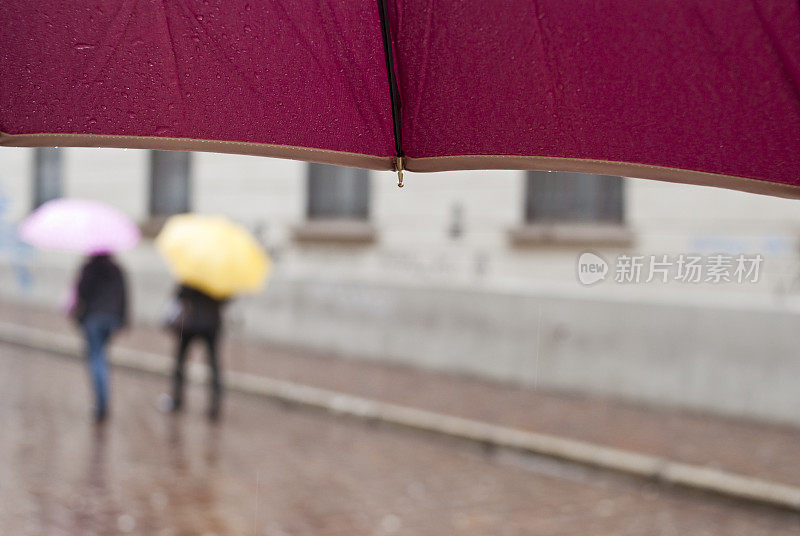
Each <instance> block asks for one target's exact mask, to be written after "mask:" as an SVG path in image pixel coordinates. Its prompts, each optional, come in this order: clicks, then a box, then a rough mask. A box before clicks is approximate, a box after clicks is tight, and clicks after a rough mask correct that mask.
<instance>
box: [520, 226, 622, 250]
mask: <svg viewBox="0 0 800 536" xmlns="http://www.w3.org/2000/svg"><path fill="white" fill-rule="evenodd" d="M508 236H509V239H510V240H511V244H512V245H513V246H516V247H540V246H565V247H567V246H568V247H621V248H625V247H630V246H632V245H633V232H631V230H630V229H629V228H628V227H626V226H625V225H623V224H608V223H605V224H603V223H597V224H580V223H535V224H530V225H522V226H519V227H514V228H512V229H509V231H508Z"/></svg>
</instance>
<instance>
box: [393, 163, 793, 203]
mask: <svg viewBox="0 0 800 536" xmlns="http://www.w3.org/2000/svg"><path fill="white" fill-rule="evenodd" d="M404 164H405V169H406V170H407V171H415V172H434V171H457V170H466V169H521V170H532V171H568V172H572V173H592V174H597V175H617V176H621V177H632V178H638V179H651V180H658V181H664V182H673V183H682V184H693V185H698V186H713V187H716V188H725V189H728V190H739V191H742V192H749V193H754V194H763V195H771V196H775V197H785V198H788V199H800V185H793V184H783V183H777V182H769V181H763V180H759V179H751V178H747V177H737V176H735V175H722V174H716V173H707V172H704V171H691V170H687V169H677V168H669V167H663V166H653V165H648V164H634V163H629V162H613V161H609V160H590V159H583V158H558V157H548V156H523V155H458V156H435V157H426V158H409V157H406V158H405V159H404Z"/></svg>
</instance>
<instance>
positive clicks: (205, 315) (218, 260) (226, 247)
mask: <svg viewBox="0 0 800 536" xmlns="http://www.w3.org/2000/svg"><path fill="white" fill-rule="evenodd" d="M156 246H157V247H158V249H159V251H160V252H161V253H162V254H163V255H164V257H165V258H166V259H167V262H168V263H169V266H170V269H171V270H172V273H173V275H174V276H175V278H176V279H177V280H178V282H179V284H178V288H177V291H176V295H175V302H174V306H173V307H172V308H171V311H170V313H169V315H168V318H167V325H168V327H169V328H170V329H171V330H172V331H173V332H174V333H175V336H176V339H177V346H176V352H175V369H174V372H173V376H172V396H171V398H170V400H169V408H168V409H169V410H170V411H174V412H177V411H180V410H181V409H183V390H184V368H185V364H186V357H187V351H188V349H189V346H190V344H191V342H192V341H193V340H195V339H199V340H202V341H203V342H204V343H205V346H206V348H207V352H208V368H209V373H210V386H211V393H210V400H209V405H208V417H209V419H211V420H216V419H218V418H219V416H220V411H221V402H222V379H221V373H220V365H219V357H218V346H219V334H220V328H221V325H222V314H221V311H222V307H223V306H224V304H225V303H227V301H228V300H229V299H230V298H231V297H233V296H236V295H238V294H242V293H246V292H255V291H258V290H260V289H261V288H262V287H263V285H264V283H265V281H266V279H267V276H268V274H269V271H270V267H271V262H270V260H269V257H268V256H267V255H266V253H265V252H264V251H263V249H262V248H261V246H259V244H258V243H257V242H256V241H255V239H254V238H253V237H252V236H251V235H250V234H249V233H248V232H247V231H246V230H245V229H244V228H242V227H240V226H239V225H236V224H235V223H233V222H231V221H229V220H227V219H226V218H223V217H221V216H207V215H198V214H180V215H177V216H172V217H171V218H170V219H169V220H167V222H166V224H165V225H164V228H163V229H162V231H161V233H159V235H158V237H157V238H156Z"/></svg>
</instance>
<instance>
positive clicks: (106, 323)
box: [81, 313, 120, 416]
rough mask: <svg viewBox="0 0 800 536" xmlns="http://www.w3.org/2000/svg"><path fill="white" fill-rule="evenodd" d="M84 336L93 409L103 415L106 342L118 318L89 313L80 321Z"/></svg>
mask: <svg viewBox="0 0 800 536" xmlns="http://www.w3.org/2000/svg"><path fill="white" fill-rule="evenodd" d="M81 326H83V335H84V337H85V338H86V353H87V358H88V361H89V372H90V373H91V376H92V385H93V386H94V394H95V411H96V412H97V414H98V415H101V416H103V415H105V413H106V411H107V410H108V359H107V358H106V344H108V340H109V339H110V338H111V334H112V333H114V331H116V330H117V328H119V326H120V320H119V319H118V318H117V317H115V316H114V315H110V314H107V313H90V314H88V315H86V316H85V317H84V318H83V320H82V321H81Z"/></svg>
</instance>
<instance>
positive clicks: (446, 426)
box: [0, 323, 800, 511]
mask: <svg viewBox="0 0 800 536" xmlns="http://www.w3.org/2000/svg"><path fill="white" fill-rule="evenodd" d="M0 341H2V342H5V343H8V344H15V345H20V346H25V347H29V348H35V349H38V350H43V351H46V352H50V353H54V354H58V355H63V356H69V357H79V356H80V355H81V351H82V342H81V341H80V339H79V338H78V337H75V336H69V335H62V334H54V333H51V332H48V331H45V330H40V329H35V328H29V327H25V326H19V325H14V324H8V323H0ZM111 359H112V362H113V364H114V365H115V366H118V367H122V368H126V369H130V370H134V371H139V372H147V373H152V374H157V375H162V376H163V375H166V374H168V373H169V371H170V369H171V360H170V359H168V358H166V357H164V356H160V355H156V354H151V353H147V352H141V351H137V350H132V349H129V348H114V349H113V350H112V356H111ZM205 377H206V369H205V366H204V365H202V364H200V363H193V364H192V365H191V366H190V369H189V378H190V381H192V382H202V381H204V379H205ZM225 377H226V384H227V388H228V389H229V390H231V391H234V392H239V393H245V394H250V395H256V396H262V397H267V398H271V399H275V400H279V401H282V402H288V403H292V404H297V405H301V406H307V407H311V408H315V409H321V410H325V411H328V412H330V413H333V414H337V415H345V416H349V417H355V418H359V419H369V420H375V421H380V422H384V423H387V424H392V425H396V426H402V427H405V428H409V429H411V430H418V431H424V432H428V433H434V434H439V435H443V436H448V437H452V438H456V439H461V440H467V441H473V442H477V443H481V444H484V445H492V446H496V447H501V448H508V449H514V450H518V451H522V452H528V453H531V454H535V455H540V456H549V457H552V458H557V459H560V460H563V461H567V462H573V463H578V464H581V465H586V466H590V467H595V468H598V469H603V470H609V471H615V472H618V473H622V474H626V475H631V476H635V477H639V478H644V479H648V480H653V481H657V482H663V483H668V484H672V485H678V486H682V487H686V488H691V489H695V490H699V491H703V492H708V493H714V494H718V495H722V496H725V497H730V498H734V499H737V500H743V501H749V502H755V503H760V504H766V505H771V506H775V507H779V508H786V509H790V510H795V511H800V487H797V486H792V485H788V484H781V483H777V482H771V481H767V480H761V479H758V478H752V477H747V476H743V475H738V474H735V473H730V472H727V471H721V470H717V469H712V468H708V467H703V466H698V465H691V464H685V463H679V462H674V461H671V460H668V459H665V458H660V457H657V456H650V455H647V454H640V453H636V452H631V451H626V450H621V449H615V448H609V447H605V446H602V445H598V444H594V443H588V442H583V441H576V440H573V439H568V438H563V437H558V436H552V435H547V434H538V433H534V432H528V431H525V430H518V429H513V428H506V427H503V426H497V425H493V424H489V423H485V422H480V421H475V420H471V419H464V418H461V417H454V416H451V415H444V414H440V413H435V412H431V411H426V410H421V409H416V408H411V407H407V406H400V405H396V404H387V403H384V402H380V401H376V400H371V399H367V398H361V397H357V396H353V395H349V394H346V393H339V392H335V391H329V390H326V389H319V388H316V387H311V386H308V385H302V384H297V383H293V382H287V381H283V380H276V379H272V378H267V377H263V376H256V375H253V374H247V373H241V372H228V373H226V376H225Z"/></svg>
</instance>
